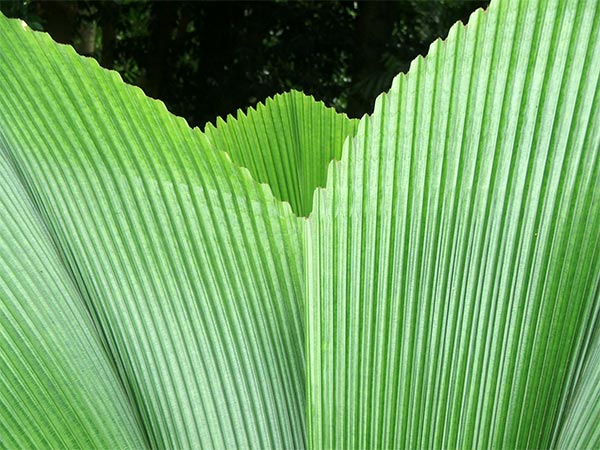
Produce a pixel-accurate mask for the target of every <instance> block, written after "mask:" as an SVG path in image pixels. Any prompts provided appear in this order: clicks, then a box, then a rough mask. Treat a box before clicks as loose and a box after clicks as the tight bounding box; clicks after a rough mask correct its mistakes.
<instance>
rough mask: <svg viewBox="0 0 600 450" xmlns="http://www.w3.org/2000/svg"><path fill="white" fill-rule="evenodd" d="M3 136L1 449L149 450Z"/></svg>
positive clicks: (0, 195)
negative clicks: (120, 449)
mask: <svg viewBox="0 0 600 450" xmlns="http://www.w3.org/2000/svg"><path fill="white" fill-rule="evenodd" d="M9 161H10V159H9V157H8V155H7V153H6V144H5V142H3V141H2V140H0V179H1V180H2V182H1V183H0V211H1V213H0V268H1V270H0V343H1V345H0V447H1V448H7V449H8V448H11V449H12V448H90V447H92V446H97V447H101V448H117V447H119V448H131V449H135V448H142V447H144V446H145V445H146V443H145V440H144V436H143V431H142V429H141V428H140V423H139V417H138V416H137V414H136V410H135V405H132V404H130V403H129V402H128V401H127V398H126V396H125V390H124V386H123V384H122V383H121V380H120V379H119V378H118V376H117V374H116V373H115V371H114V368H113V367H112V364H111V361H110V359H109V358H108V357H107V354H106V353H105V352H104V350H103V347H102V344H101V342H100V339H99V334H98V333H97V332H96V331H95V329H94V325H93V323H92V321H91V320H90V316H89V314H88V312H87V311H86V310H85V307H84V305H83V303H82V302H81V296H80V292H79V291H78V290H77V287H76V286H75V285H74V284H73V282H72V280H71V277H70V276H69V273H68V272H67V270H65V268H64V266H63V264H62V261H61V258H60V256H59V254H58V252H57V251H56V248H55V247H54V246H53V243H52V240H51V239H50V236H49V235H48V230H47V229H46V228H45V226H44V224H43V223H42V222H41V221H40V220H39V216H38V211H37V209H36V207H35V205H34V204H33V203H32V202H31V201H30V199H29V198H28V195H27V192H26V191H25V189H24V187H23V185H22V180H21V179H20V177H19V175H18V173H17V171H15V170H14V167H12V166H11V164H10V163H9Z"/></svg>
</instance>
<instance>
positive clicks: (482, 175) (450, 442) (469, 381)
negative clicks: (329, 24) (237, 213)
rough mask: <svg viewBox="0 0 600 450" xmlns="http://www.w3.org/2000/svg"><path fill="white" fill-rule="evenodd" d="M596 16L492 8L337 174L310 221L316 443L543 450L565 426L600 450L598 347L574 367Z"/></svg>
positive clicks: (366, 128)
mask: <svg viewBox="0 0 600 450" xmlns="http://www.w3.org/2000/svg"><path fill="white" fill-rule="evenodd" d="M599 20H600V11H599V8H598V4H597V3H596V2H568V1H560V0H538V1H529V0H527V1H525V0H523V1H497V2H495V3H492V5H491V6H490V7H489V10H488V11H485V12H484V11H481V10H480V11H478V12H476V13H475V14H474V15H473V16H472V17H471V19H470V21H469V24H468V25H467V26H466V27H463V26H462V25H457V26H455V27H453V28H452V30H451V31H450V34H449V36H448V39H447V40H446V41H445V42H441V41H438V42H436V43H435V44H434V45H433V46H432V47H431V49H430V51H429V54H428V56H427V58H426V59H422V58H418V59H417V60H416V61H414V62H413V64H412V66H411V69H410V72H409V73H408V74H407V75H400V76H399V77H398V78H396V79H395V81H394V83H393V86H392V89H391V90H390V92H389V93H388V94H385V95H382V96H381V97H380V98H379V99H378V100H377V103H376V106H375V112H374V114H373V116H372V117H368V118H366V119H363V120H362V121H361V123H360V126H359V129H358V132H357V136H356V137H355V138H354V139H353V140H352V141H351V142H350V143H348V145H346V146H345V148H344V151H343V156H342V160H341V162H339V163H335V164H333V165H332V166H331V167H330V170H329V174H328V184H327V188H326V189H324V190H318V192H317V194H316V197H315V208H314V211H313V213H312V215H311V216H310V218H309V224H308V227H307V240H308V242H307V247H308V256H307V259H308V269H307V277H308V278H307V279H308V290H307V295H308V300H307V309H308V310H307V317H306V323H307V338H308V344H307V350H308V355H307V363H308V380H307V389H308V412H307V418H308V430H309V446H310V447H311V448H313V449H321V448H328V449H329V448H339V449H342V448H343V449H346V448H354V449H375V448H381V449H384V448H385V449H387V448H532V449H542V448H550V447H552V446H554V445H556V444H557V441H556V440H555V437H556V436H557V433H556V430H558V429H559V428H560V427H561V423H562V421H563V420H567V421H568V423H569V424H570V423H573V424H576V425H574V427H573V426H572V425H569V427H570V428H569V429H570V430H572V432H570V431H566V432H565V433H566V434H565V435H564V440H562V441H560V440H559V441H558V442H561V443H563V445H564V446H565V448H569V444H570V443H577V445H579V446H583V447H589V448H596V447H598V446H600V441H599V440H598V439H599V437H598V422H597V421H596V422H595V423H594V420H595V419H597V418H598V407H597V406H595V405H597V403H595V404H593V402H592V400H591V399H592V398H594V399H597V398H598V392H597V383H598V381H599V376H598V369H597V367H598V366H597V364H598V362H597V354H596V353H593V354H592V356H589V357H588V361H587V362H586V363H585V365H584V367H585V368H584V369H583V371H582V372H581V375H580V376H576V374H577V373H578V367H579V366H580V364H581V362H582V360H581V358H582V355H584V354H585V352H584V351H583V350H584V348H585V347H586V346H587V345H588V342H589V339H590V335H591V334H592V331H593V330H594V329H595V330H597V327H598V321H597V320H596V319H595V318H596V317H598V312H599V308H600V299H599V293H598V286H599V283H600V277H599V276H600V258H599V254H598V250H599V247H598V245H599V238H600V182H599V181H598V180H600V162H599V150H600V149H599V146H600V115H599V110H598V97H599V96H598V92H599V87H598V80H599V75H600V45H599V43H600V26H599ZM596 333H597V331H596ZM594 355H596V356H594ZM588 380H589V381H588ZM575 385H580V387H574V386H575ZM573 393H575V400H573ZM573 401H575V404H574V406H571V407H569V406H568V405H570V404H571V403H572V402H573ZM566 409H569V411H570V412H569V414H568V415H567V417H568V418H567V419H565V416H564V415H563V414H562V413H563V411H565V410H566ZM591 412H593V415H592V416H591V417H588V414H590V413H591ZM579 431H581V432H585V434H584V435H583V436H585V437H588V438H589V439H590V440H589V441H585V437H582V438H580V437H579V436H575V435H574V434H575V433H578V432H579ZM569 433H571V434H569ZM578 439H580V440H578Z"/></svg>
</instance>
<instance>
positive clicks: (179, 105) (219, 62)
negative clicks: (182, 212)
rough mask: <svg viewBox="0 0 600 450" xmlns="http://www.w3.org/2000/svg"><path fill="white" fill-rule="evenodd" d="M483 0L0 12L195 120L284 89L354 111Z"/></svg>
mask: <svg viewBox="0 0 600 450" xmlns="http://www.w3.org/2000/svg"><path fill="white" fill-rule="evenodd" d="M488 3H489V0H437V1H423V0H402V1H354V2H352V1H321V2H318V1H306V0H295V1H270V2H258V1H254V2H238V1H221V2H205V1H204V2H200V1H198V2H190V1H188V2H168V1H160V2H152V1H139V0H138V1H128V0H112V1H102V2H98V1H95V2H93V1H48V0H46V1H34V0H26V1H15V0H10V1H7V0H1V1H0V10H1V11H2V12H3V13H4V14H5V15H7V16H9V17H19V18H21V19H24V20H25V21H26V22H27V23H28V24H29V26H30V27H32V28H34V29H37V30H44V31H47V32H48V33H50V35H51V36H52V37H53V38H54V39H55V40H56V41H58V42H62V43H68V44H71V45H73V46H74V47H75V49H76V50H77V51H78V52H79V53H80V54H83V55H88V56H93V57H94V58H96V59H97V60H98V61H99V62H100V64H101V65H102V66H104V67H107V68H110V69H115V70H118V71H119V72H120V73H121V75H122V77H123V79H124V80H125V81H127V82H128V83H131V84H136V85H138V86H141V87H142V88H143V89H144V91H145V92H146V94H147V95H149V96H151V97H154V98H159V99H161V100H163V101H164V102H165V103H166V105H167V107H168V108H169V110H170V111H171V112H173V113H175V114H177V115H181V116H183V117H185V118H186V119H187V120H188V122H189V123H190V125H197V126H202V125H203V124H204V123H206V122H207V121H214V119H215V118H216V117H217V116H222V117H224V116H225V115H227V114H230V113H235V111H236V110H237V109H238V108H246V107H247V106H250V105H253V104H255V103H256V102H257V101H262V100H264V99H265V98H266V97H268V96H271V95H274V94H276V93H280V92H284V91H288V90H290V89H297V90H301V91H304V92H305V93H307V94H312V95H313V96H314V97H315V98H317V99H318V100H323V101H324V102H325V103H326V104H328V105H330V106H333V107H335V108H336V109H337V110H338V111H344V112H346V113H348V115H350V116H351V117H360V116H362V115H363V114H364V113H369V112H371V109H372V106H373V102H374V100H375V97H376V96H377V95H378V94H380V93H381V92H382V91H384V90H386V89H388V88H389V86H390V83H391V80H392V78H393V77H394V76H395V75H396V74H397V73H399V72H401V71H406V70H407V69H408V66H409V64H410V62H411V61H412V59H414V58H415V57H416V56H417V55H419V54H422V55H424V54H426V53H427V49H428V48H429V44H430V43H431V42H432V41H433V40H434V39H436V38H437V37H445V36H446V34H447V32H448V29H449V28H450V26H451V25H452V24H453V23H454V22H456V21H457V20H462V21H463V22H466V21H467V20H468V17H469V15H470V14H471V12H473V11H474V10H475V9H477V8H479V7H485V6H486V5H487V4H488Z"/></svg>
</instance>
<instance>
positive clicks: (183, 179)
mask: <svg viewBox="0 0 600 450" xmlns="http://www.w3.org/2000/svg"><path fill="white" fill-rule="evenodd" d="M0 42H1V51H0V86H1V88H0V89H1V91H2V92H1V94H0V135H1V136H2V138H3V153H2V155H3V158H5V160H6V161H11V162H12V163H13V165H14V166H15V167H16V168H17V170H18V171H19V172H20V173H23V176H22V184H23V185H22V186H21V187H20V188H19V186H18V185H17V188H19V189H21V192H22V191H23V190H24V189H25V188H26V189H27V192H28V194H29V198H30V200H29V202H30V203H33V204H35V206H36V209H37V210H38V211H39V216H40V217H39V220H40V221H41V222H42V224H43V227H44V229H45V232H46V233H47V234H48V236H49V238H48V239H49V240H50V241H51V242H52V244H53V245H54V246H55V248H56V252H57V253H58V256H57V257H55V259H56V258H60V260H61V262H62V263H63V264H64V266H65V269H64V270H65V271H66V273H68V275H69V277H68V279H66V280H65V281H64V283H65V284H67V283H69V284H68V285H69V286H72V287H71V290H74V291H76V292H78V293H79V295H80V297H81V298H80V304H79V306H78V308H79V309H78V310H77V311H79V314H80V315H82V316H83V317H81V318H79V320H80V321H82V322H83V321H84V318H85V317H86V316H85V315H86V314H87V317H91V320H93V325H92V324H91V323H88V326H87V333H88V334H89V335H90V336H91V337H90V339H91V340H92V341H93V342H95V341H97V340H99V339H100V338H102V339H104V341H105V342H104V346H105V347H106V349H107V352H106V355H105V357H106V356H109V357H110V358H111V360H112V365H113V366H114V370H115V375H116V376H117V377H118V379H120V380H122V383H123V385H124V386H125V390H124V391H125V392H121V391H119V392H118V394H119V395H121V397H119V396H118V395H117V393H114V396H115V398H112V399H107V400H106V403H107V404H108V405H109V406H110V405H111V403H110V401H112V402H113V403H114V404H115V405H114V408H117V407H119V406H120V407H121V409H123V408H124V406H123V405H124V404H131V405H135V407H136V408H137V411H139V416H140V417H141V422H142V423H143V428H144V429H143V430H142V429H141V428H140V429H137V430H132V431H131V434H132V437H131V438H130V439H133V437H135V436H139V435H140V434H142V433H145V434H146V435H147V436H148V441H149V442H148V443H149V445H150V446H152V447H169V448H199V447H202V448H250V447H252V448H302V447H304V445H305V425H304V423H305V416H304V407H305V402H304V399H305V389H304V385H305V381H304V380H305V372H304V324H303V317H304V315H303V312H302V299H303V288H304V286H303V278H304V275H303V262H302V258H301V256H302V255H301V252H302V247H301V243H302V240H301V235H302V232H301V222H299V221H298V219H297V218H296V217H295V216H294V215H293V214H292V211H291V210H290V208H289V205H286V204H283V203H281V202H279V201H277V200H276V199H275V198H274V197H273V196H272V194H271V192H270V190H269V189H268V188H267V187H266V186H264V185H260V184H258V183H257V182H255V181H254V180H253V179H252V178H251V177H250V176H249V173H248V172H247V171H246V170H241V169H238V168H237V167H235V166H233V165H232V164H231V163H230V162H229V161H228V159H227V158H226V155H225V154H224V153H222V152H218V151H215V150H213V149H212V148H210V146H209V144H208V141H207V139H206V137H205V136H204V135H202V134H201V133H200V132H199V131H198V130H191V129H190V128H189V127H188V126H187V124H186V123H185V122H184V121H183V120H182V119H179V118H176V117H174V116H172V115H170V114H169V113H168V112H167V111H166V109H165V108H164V106H163V105H162V104H161V103H159V102H156V101H153V100H151V99H148V98H146V97H145V96H144V95H143V93H142V92H141V90H139V89H137V88H133V87H130V86H125V85H124V84H123V83H122V82H121V80H120V79H119V77H118V75H117V74H116V73H114V72H109V71H105V70H101V69H99V67H98V66H97V63H95V61H93V60H91V59H83V58H80V57H78V56H77V55H76V54H75V52H74V51H73V49H71V48H70V47H66V46H60V45H56V44H54V43H53V42H52V41H51V40H50V39H49V37H48V36H47V35H45V34H40V33H33V32H31V31H30V30H26V29H23V27H22V26H21V24H20V23H19V22H17V21H7V20H1V21H0ZM14 183H15V184H16V183H17V182H16V181H15V182H14ZM2 200H3V201H6V198H3V199H2ZM26 200H27V199H24V200H23V201H26ZM2 214H3V215H5V213H4V212H3V213H2ZM40 226H42V225H40ZM3 238H5V237H4V236H3ZM23 258H26V259H27V256H25V255H24V256H23ZM2 271H3V272H2V274H3V276H6V273H5V272H6V269H5V268H4V267H3V268H2ZM8 275H9V276H10V272H8ZM43 283H44V280H43V279H38V278H31V286H30V289H31V290H32V291H31V292H32V294H30V298H31V296H33V295H34V294H33V293H35V292H38V291H39V290H40V289H42V287H43ZM6 289H7V288H5V287H3V290H2V291H1V292H0V299H1V300H2V302H3V303H2V305H3V306H2V307H3V308H6V307H7V306H6V301H7V300H11V297H7V296H6V295H7V292H6ZM22 299H23V300H27V298H26V297H22ZM34 299H35V297H33V298H32V300H34ZM41 300H45V301H47V302H55V301H57V299H54V298H53V297H50V298H47V299H46V298H44V297H40V301H41ZM84 306H85V311H83V312H82V310H83V308H84ZM45 308H46V309H47V308H49V306H46V307H45ZM57 313H58V312H57ZM84 313H85V314H84ZM39 314H40V315H41V314H42V312H40V313H39ZM15 320H16V319H15ZM45 320H51V318H50V317H48V318H45ZM88 322H91V321H90V320H89V319H88ZM84 323H85V322H84ZM11 325H13V324H12V322H7V321H6V320H2V321H1V322H0V328H1V329H2V334H3V335H4V336H6V335H7V334H8V333H9V332H10V328H9V329H8V331H7V330H6V327H7V326H8V327H10V326H11ZM57 326H58V324H57ZM32 327H33V325H32ZM32 330H33V328H32ZM42 331H43V330H38V333H39V334H38V339H42V340H43V345H44V346H55V347H56V346H58V345H60V342H57V340H56V339H54V338H53V334H48V335H46V334H45V333H42ZM29 333H30V334H33V333H34V331H29ZM81 333H83V331H81ZM10 339H14V340H15V341H16V340H18V336H16V335H15V334H14V333H13V334H12V335H11V338H10ZM65 339H66V338H65ZM14 345H15V344H10V345H3V346H2V349H3V350H2V351H3V353H4V356H3V358H5V359H14V358H15V357H16V356H15V355H16V353H15V350H13V349H12V347H13V346H14ZM80 345H83V344H80ZM54 351H55V352H58V351H61V350H60V347H57V348H55V349H54ZM74 351H75V350H74ZM90 352H91V350H90ZM69 355H71V353H68V354H65V355H64V357H63V359H67V360H68V356H69ZM92 356H93V355H92ZM21 358H22V362H23V364H34V363H35V358H36V356H35V355H31V356H28V355H23V356H22V357H21ZM90 358H91V356H90ZM77 364H79V363H76V361H74V362H73V365H74V368H77V367H78V365H77ZM85 364H87V365H88V366H89V365H90V364H91V362H90V363H85ZM81 366H82V367H84V362H82V363H81ZM4 370H5V369H4V368H3V369H2V373H4ZM115 375H113V379H114V377H115ZM27 380H28V377H27V376H26V375H25V373H23V375H21V376H12V377H10V378H9V379H8V380H7V381H6V384H7V385H8V387H7V389H9V390H12V391H18V390H22V389H23V387H22V386H21V385H20V383H23V382H26V383H29V385H30V386H29V388H30V389H31V390H32V392H31V393H28V395H31V396H34V398H36V404H35V406H31V405H25V404H20V403H16V404H14V405H13V407H12V409H2V410H0V422H2V423H6V428H7V429H6V430H5V436H6V439H7V442H13V441H17V440H18V439H24V436H26V437H27V439H30V440H31V441H32V442H36V440H38V441H39V442H43V439H44V438H45V436H46V434H50V435H51V434H52V431H51V430H48V429H45V428H36V427H34V426H28V422H24V421H22V420H21V419H20V418H22V417H23V416H25V415H27V414H30V415H31V416H32V417H33V420H32V421H31V422H32V423H33V422H34V421H35V420H41V419H39V418H41V417H45V416H47V415H51V416H52V417H54V416H56V410H57V409H59V408H60V402H57V403H52V402H50V403H46V402H44V401H43V399H45V398H46V397H44V396H48V395H50V394H46V393H44V391H43V390H41V391H36V390H33V387H32V386H33V381H27ZM68 380H69V378H67V379H66V381H65V384H64V385H60V388H61V389H69V386H70V385H69V384H68V383H67V381H68ZM89 381H90V383H93V382H94V380H93V379H90V380H89ZM104 384H106V385H108V386H104V385H102V386H100V387H98V389H99V390H100V389H101V388H102V387H103V386H104V387H103V388H104V389H108V387H110V386H111V383H110V379H107V380H106V381H105V382H104ZM117 388H118V386H115V387H114V389H116V390H117ZM82 389H83V388H82ZM91 395H93V394H91ZM107 395H108V394H107ZM83 396H84V394H83V393H76V394H74V397H73V399H72V400H69V401H70V402H71V406H70V407H72V408H73V409H74V408H77V407H79V408H81V409H82V414H83V415H84V418H85V417H88V416H89V417H91V418H89V419H85V421H84V420H82V424H83V425H86V424H88V423H89V424H90V430H89V439H90V446H91V443H92V442H93V446H95V447H98V448H109V447H111V445H106V443H107V440H106V439H107V438H106V437H103V436H101V435H100V434H98V436H96V433H95V432H94V428H92V426H91V425H94V424H95V422H94V421H93V420H92V419H95V418H96V416H95V415H94V412H95V408H96V406H95V403H100V405H101V406H102V402H103V398H102V396H99V398H98V399H97V400H96V402H95V403H94V402H92V401H90V402H89V404H85V403H84V402H82V403H81V404H79V405H78V404H77V403H76V401H77V399H81V398H82V397H83ZM56 397H58V395H54V396H51V399H55V398H56ZM4 401H8V400H6V399H5V400H4ZM28 408H29V409H28ZM107 409H108V406H106V407H104V409H99V412H98V414H100V413H101V412H102V411H105V410H107ZM123 414H125V412H122V413H121V415H123ZM106 416H107V417H106V420H107V422H108V423H109V424H110V423H111V422H112V421H116V420H117V416H115V418H113V417H112V415H111V414H109V413H106ZM56 420H58V418H57V419H56ZM65 420H68V417H67V419H65ZM128 420H129V421H130V422H131V420H132V419H131V418H129V419H128ZM120 427H125V424H123V425H120ZM113 428H114V430H111V429H107V430H106V431H105V433H106V434H108V435H109V437H110V438H112V439H115V440H117V439H119V437H118V434H117V432H118V431H120V428H119V427H117V426H116V425H115V426H114V427H113ZM125 428H126V427H125ZM59 431H60V433H63V432H65V433H66V432H67V431H68V430H66V429H64V427H63V429H59ZM94 437H97V440H96V441H94V440H93V438H94ZM56 439H59V437H57V438H56ZM56 439H55V440H56ZM64 439H65V442H74V443H75V444H74V446H80V447H82V448H88V447H89V446H88V441H86V440H81V441H79V442H78V441H77V440H76V439H77V429H74V430H73V432H72V433H71V435H69V434H67V435H66V436H65V437H64ZM82 439H83V438H82ZM86 439H87V438H86ZM123 442H126V441H125V440H123Z"/></svg>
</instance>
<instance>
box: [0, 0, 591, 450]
mask: <svg viewBox="0 0 600 450" xmlns="http://www.w3.org/2000/svg"><path fill="white" fill-rule="evenodd" d="M599 79H600V5H598V4H595V3H594V2H567V1H564V0H527V1H526V0H504V1H502V0H497V1H496V2H495V3H492V5H491V6H490V8H489V10H488V11H478V12H477V13H475V14H474V15H473V16H472V17H471V20H470V21H469V24H468V25H467V26H466V27H465V26H462V25H460V24H459V25H457V26H455V27H453V28H452V30H451V31H450V33H449V36H448V39H447V40H446V41H444V42H441V41H438V42H436V43H434V44H433V46H432V47H431V50H430V52H429V55H428V56H427V57H426V58H425V59H423V58H418V59H417V60H416V61H415V62H414V63H413V65H412V66H411V70H410V72H409V73H408V74H406V75H400V76H399V77H397V78H396V79H395V81H394V84H393V86H392V89H391V90H390V92H389V93H386V94H383V95H382V96H380V97H379V99H378V100H377V103H376V107H375V112H374V114H373V115H372V116H370V117H365V118H363V119H362V120H361V121H360V123H357V122H356V121H353V120H349V119H348V118H346V117H345V116H343V115H338V114H336V113H335V112H334V111H333V110H331V109H327V108H325V107H324V105H322V104H320V103H317V102H314V100H312V99H311V98H309V97H305V96H303V95H302V94H300V93H297V92H292V93H289V94H285V95H282V96H277V97H276V98H274V99H270V100H267V101H266V102H265V104H264V105H259V106H258V107H257V108H256V110H250V111H249V112H248V113H247V114H242V113H240V114H239V115H238V117H237V119H233V118H229V119H228V120H227V122H223V121H218V123H217V126H216V127H213V126H208V127H207V128H206V130H205V133H201V132H200V131H199V130H197V129H194V130H191V129H190V128H189V127H188V126H187V124H186V123H185V121H183V120H182V119H179V118H176V117H174V116H172V115H170V114H169V113H168V112H167V111H166V109H165V108H164V105H163V104H162V103H160V102H157V101H154V100H151V99H148V98H147V97H145V96H144V95H143V93H142V92H141V91H140V90H139V89H137V88H133V87H131V86H126V85H124V84H123V83H122V81H121V80H120V78H119V76H118V75H117V74H116V73H114V72H110V71H105V70H102V69H100V68H99V67H98V65H97V63H96V62H94V61H93V60H90V59H86V58H80V57H78V56H77V55H76V54H75V52H74V51H73V50H72V49H71V48H69V47H65V46H61V45H57V44H55V43H53V42H52V41H51V40H50V39H49V37H48V36H47V35H45V34H41V33H34V32H32V31H31V30H28V29H26V27H24V26H23V24H22V22H18V21H11V20H6V19H3V18H0V175H1V179H2V184H1V185H0V207H1V208H2V209H1V210H0V339H1V342H2V344H1V345H0V446H2V447H8V448H12V447H18V448H21V447H23V448H30V447H31V448H115V447H117V448H121V447H129V448H142V447H152V448H154V447H160V448H163V447H168V448H210V449H216V448H236V449H238V448H270V449H275V448H293V449H302V448H306V447H308V448H313V449H330V448H331V449H333V448H340V449H346V448H357V449H363V448H364V449H367V448H368V449H371V448H373V449H374V448H466V447H477V448H492V447H493V448H551V447H559V448H565V449H570V448H590V447H600V432H599V427H598V422H599V421H600V407H599V406H598V405H600V390H599V389H598V386H599V384H600V369H599V367H600V366H599V364H600V359H599V358H600V328H599V324H600V321H599V319H598V318H599V317H600V291H599V286H600V255H599V254H598V252H599V251H600V181H599V180H600V155H599V153H600V112H599V109H598V108H599V107H598V100H599V97H600V95H599V93H600V87H599V86H600V85H599ZM225 152H227V153H225ZM331 158H334V159H336V160H337V159H340V161H336V162H334V163H333V164H331V165H330V166H329V167H328V169H327V164H328V161H329V160H330V159H331ZM322 186H325V188H322ZM320 187H321V188H320ZM315 188H316V193H315V194H314V196H313V191H314V190H315ZM313 204H314V207H313ZM311 211H312V212H311ZM309 213H310V215H309ZM307 215H308V219H306V218H304V217H301V216H307Z"/></svg>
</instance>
